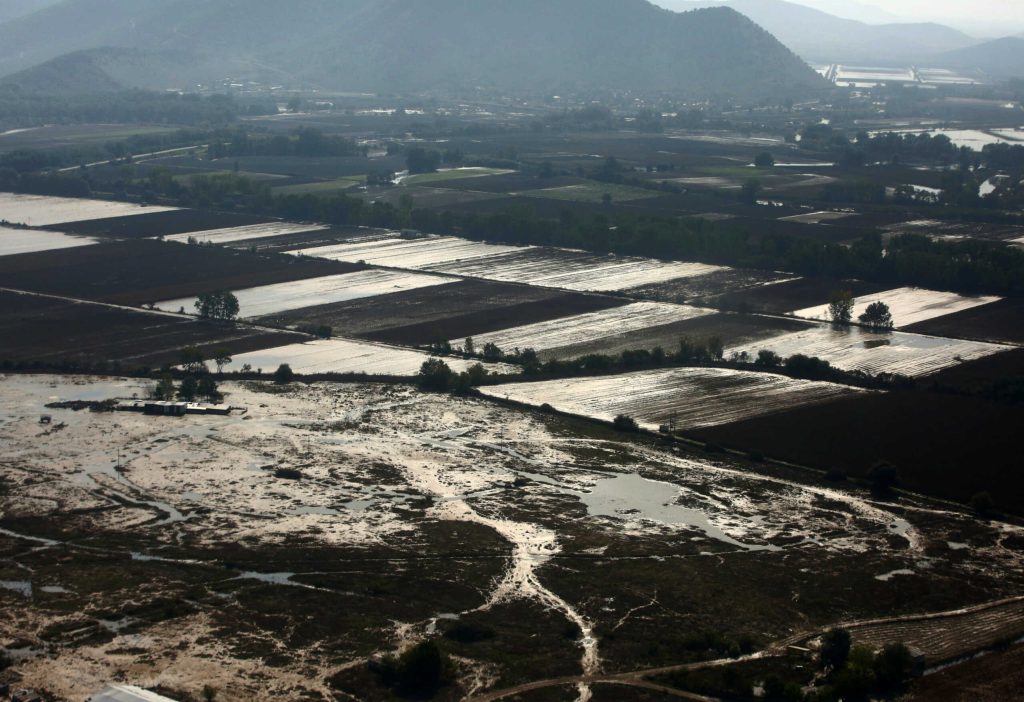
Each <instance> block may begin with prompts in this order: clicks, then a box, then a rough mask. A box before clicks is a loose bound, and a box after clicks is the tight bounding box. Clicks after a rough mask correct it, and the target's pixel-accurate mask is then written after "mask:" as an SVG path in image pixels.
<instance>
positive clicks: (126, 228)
mask: <svg viewBox="0 0 1024 702" xmlns="http://www.w3.org/2000/svg"><path fill="white" fill-rule="evenodd" d="M271 221H273V220H271V219H268V218H267V217H259V216H257V215H249V214H239V213H234V212H207V211H200V210H171V211H170V212H154V213H152V214H143V215H136V216H132V217H109V218H107V219H93V220H88V221H85V222H71V223H70V224H61V225H53V226H51V227H45V228H46V229H53V230H54V231H60V232H70V233H73V234H88V235H90V236H105V237H112V238H118V239H144V238H148V237H156V236H170V235H172V234H184V233H186V232H201V231H206V230H209V229H226V228H227V227H244V226H246V225H250V224H262V223H264V222H271Z"/></svg>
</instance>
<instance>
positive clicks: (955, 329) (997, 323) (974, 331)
mask: <svg viewBox="0 0 1024 702" xmlns="http://www.w3.org/2000/svg"><path fill="white" fill-rule="evenodd" d="M905 331H909V332H915V333H917V334H931V335H933V336H949V337H953V338H956V339H975V340H979V341H1003V342H1010V343H1014V344H1024V300H1021V299H1005V300H1000V301H998V302H993V303H991V304H989V305H982V306H981V307H974V308H971V309H969V310H963V311H961V312H956V313H954V314H947V315H945V316H943V317H937V318H936V319H930V320H928V321H926V322H920V323H919V324H914V325H911V326H909V327H907V328H906V330H905Z"/></svg>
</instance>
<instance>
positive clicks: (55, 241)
mask: <svg viewBox="0 0 1024 702" xmlns="http://www.w3.org/2000/svg"><path fill="white" fill-rule="evenodd" d="M95 243H97V242H96V240H95V239H92V238H90V237H86V236H69V235H67V234H61V233H60V232H49V231H36V230H31V229H13V228H11V227H3V226H0V256H13V255H16V254H22V253H34V252H37V251H52V250H54V249H72V248H75V247H76V246H89V245H90V244H95Z"/></svg>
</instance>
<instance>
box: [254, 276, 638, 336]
mask: <svg viewBox="0 0 1024 702" xmlns="http://www.w3.org/2000/svg"><path fill="white" fill-rule="evenodd" d="M627 302H628V300H622V299H619V298H615V297H607V296H603V295H584V294H581V293H561V292H558V291H555V290H545V289H543V288H530V287H526V286H523V285H513V284H508V283H494V282H488V281H482V280H464V281H459V282H457V283H451V284H449V285H444V286H441V287H434V288H425V289H420V290H410V291H407V292H401V293H395V294H393V295H383V296H378V297H374V298H367V299H363V300H353V301H351V302H346V303H341V304H336V305H323V306H320V307H311V308H307V309H303V310H296V311H293V312H289V313H285V314H281V315H274V316H272V317H267V318H265V320H264V321H269V322H272V323H273V324H274V325H276V326H293V325H299V324H317V325H321V324H326V325H329V326H331V327H333V328H334V331H335V333H340V334H346V335H353V336H359V337H363V338H367V339H372V340H374V341H382V342H388V343H395V344H429V343H433V342H435V341H439V340H441V339H459V338H462V337H466V336H472V335H474V334H484V333H487V332H491V331H497V330H499V329H506V328H508V327H514V326H519V325H523V324H532V323H534V322H543V321H547V320H550V319H557V318H560V317H566V316H569V315H574V314H583V313H585V312H595V311H597V310H602V309H609V308H611V307H618V306H621V305H624V304H626V303H627Z"/></svg>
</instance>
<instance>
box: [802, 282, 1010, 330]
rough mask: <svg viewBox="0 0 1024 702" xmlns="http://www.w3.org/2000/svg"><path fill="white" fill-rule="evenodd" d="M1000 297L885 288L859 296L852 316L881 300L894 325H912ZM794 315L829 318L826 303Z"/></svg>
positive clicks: (997, 299)
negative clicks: (887, 309)
mask: <svg viewBox="0 0 1024 702" xmlns="http://www.w3.org/2000/svg"><path fill="white" fill-rule="evenodd" d="M999 300H1000V298H998V297H983V296H977V297H965V296H963V295H957V294H956V293H949V292H938V291H935V290H925V289H923V288H899V289H898V290H885V291H883V292H877V293H872V294H869V295H861V296H859V297H857V298H856V302H855V304H854V308H853V318H854V319H855V320H856V319H858V318H859V317H860V315H862V314H864V312H865V311H866V310H867V308H868V306H869V305H871V304H874V303H876V302H882V303H885V304H886V305H888V306H889V311H890V312H891V313H892V321H893V324H895V325H896V327H897V328H900V327H909V326H910V325H912V324H917V323H918V322H926V321H928V320H930V319H936V318H938V317H944V316H945V315H947V314H955V313H956V312H962V311H964V310H969V309H972V308H975V307H981V306H982V305H988V304H991V303H993V302H998V301H999ZM792 314H793V315H795V316H797V317H801V318H804V319H817V320H822V321H827V320H828V319H829V314H828V305H827V304H824V305H818V306H815V307H808V308H806V309H802V310H797V311H795V312H793V313H792Z"/></svg>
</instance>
